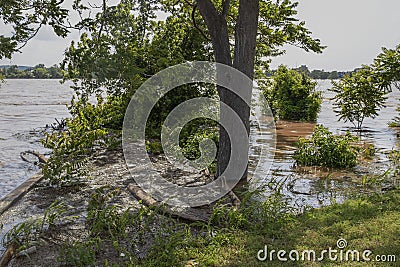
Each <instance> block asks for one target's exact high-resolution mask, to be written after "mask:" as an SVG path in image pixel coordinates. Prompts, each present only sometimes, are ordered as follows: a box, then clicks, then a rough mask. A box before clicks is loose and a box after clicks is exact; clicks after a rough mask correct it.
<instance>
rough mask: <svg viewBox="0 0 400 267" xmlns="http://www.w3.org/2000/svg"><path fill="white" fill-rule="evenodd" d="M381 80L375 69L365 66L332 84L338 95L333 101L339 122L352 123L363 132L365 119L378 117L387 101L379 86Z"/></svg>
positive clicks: (383, 91)
mask: <svg viewBox="0 0 400 267" xmlns="http://www.w3.org/2000/svg"><path fill="white" fill-rule="evenodd" d="M379 79H380V78H379V77H378V76H377V73H376V72H375V71H374V70H373V69H371V68H370V67H368V66H364V67H363V68H362V69H360V70H359V71H357V72H356V73H354V74H353V75H351V76H345V77H344V78H343V79H342V80H340V81H338V82H335V81H333V82H332V85H333V88H332V89H330V90H331V91H333V92H334V93H336V95H335V97H334V98H333V99H334V101H335V103H334V106H335V112H336V113H337V114H338V115H339V120H344V121H350V122H351V123H353V125H354V126H355V127H356V128H357V129H358V130H361V128H362V124H363V122H364V119H365V118H369V117H370V118H375V117H376V116H378V111H379V110H380V109H381V108H382V107H384V103H385V101H386V96H385V95H386V92H385V90H383V89H381V88H380V87H379V86H378V85H377V83H378V82H379Z"/></svg>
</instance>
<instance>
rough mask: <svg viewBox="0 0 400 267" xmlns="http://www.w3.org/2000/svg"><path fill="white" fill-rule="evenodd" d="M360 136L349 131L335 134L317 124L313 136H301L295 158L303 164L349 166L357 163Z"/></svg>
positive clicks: (298, 162) (297, 162)
mask: <svg viewBox="0 0 400 267" xmlns="http://www.w3.org/2000/svg"><path fill="white" fill-rule="evenodd" d="M357 140H358V138H357V137H356V136H353V135H351V134H350V132H347V133H346V134H345V135H338V136H335V135H333V134H332V132H330V131H329V130H328V128H325V127H323V126H322V125H317V126H316V127H315V129H314V133H313V134H312V136H311V138H309V139H306V138H300V139H299V141H298V142H297V146H298V149H297V150H296V151H295V153H294V155H293V158H294V159H295V160H296V164H298V165H302V166H325V167H333V168H349V167H354V166H355V165H356V164H357V155H358V152H359V147H357V146H356V145H354V144H353V142H355V141H357Z"/></svg>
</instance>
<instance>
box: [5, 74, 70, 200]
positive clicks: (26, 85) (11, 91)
mask: <svg viewBox="0 0 400 267" xmlns="http://www.w3.org/2000/svg"><path fill="white" fill-rule="evenodd" d="M72 95H73V93H72V90H71V89H70V88H69V85H68V84H60V82H59V81H58V80H6V82H5V83H3V84H2V85H1V87H0V198H3V197H4V196H5V195H6V194H7V193H9V192H11V191H12V190H13V189H14V188H15V187H17V186H18V185H20V184H21V183H23V182H24V181H25V180H26V179H27V178H29V177H30V176H32V175H33V174H35V173H36V172H37V171H38V168H37V167H35V166H34V165H32V164H30V163H27V162H24V161H22V159H21V158H20V153H21V152H24V151H27V150H35V151H39V152H41V153H48V152H49V151H46V150H45V149H44V148H43V146H42V145H41V144H40V143H39V140H40V139H41V138H43V134H42V133H41V132H43V130H44V128H45V126H46V124H52V123H54V122H55V118H57V119H60V118H65V117H67V116H68V110H67V107H66V104H68V103H69V102H70V100H71V97H72Z"/></svg>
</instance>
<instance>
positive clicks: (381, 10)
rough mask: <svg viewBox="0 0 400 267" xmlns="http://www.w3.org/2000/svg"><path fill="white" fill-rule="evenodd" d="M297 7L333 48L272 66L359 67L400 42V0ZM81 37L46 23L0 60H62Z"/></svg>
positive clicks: (331, 0) (339, 0)
mask: <svg viewBox="0 0 400 267" xmlns="http://www.w3.org/2000/svg"><path fill="white" fill-rule="evenodd" d="M297 10H298V15H297V17H298V18H299V19H300V20H302V21H305V22H306V26H307V28H308V29H310V30H311V31H312V33H313V34H312V36H313V37H314V38H318V39H320V40H321V43H322V44H323V45H326V46H328V48H327V49H325V50H324V52H323V53H322V54H315V53H312V52H310V53H307V52H304V51H303V50H301V49H299V48H296V47H289V46H285V49H286V50H287V52H286V54H285V55H283V56H280V57H277V58H274V59H273V61H272V64H271V67H272V68H276V67H277V66H278V65H280V64H285V65H288V66H290V67H298V66H300V65H307V66H308V67H309V69H323V70H326V71H331V70H342V71H345V70H353V69H355V68H357V67H359V66H361V65H362V64H370V63H371V62H372V60H373V59H374V58H375V57H376V56H377V55H378V54H379V53H380V51H381V48H382V47H387V48H394V47H395V46H396V45H397V44H400V30H398V28H399V25H400V15H399V13H398V12H399V10H400V1H399V0H299V6H298V9H297ZM5 31H7V29H6V27H5V26H4V25H1V24H0V32H5ZM78 38H79V33H78V32H74V33H72V34H71V35H70V36H69V37H68V38H67V39H62V38H59V37H56V36H55V35H54V33H53V32H52V30H51V29H50V28H47V27H45V28H44V29H42V30H41V31H40V32H39V34H38V35H37V36H36V37H35V38H34V39H33V40H31V41H30V42H29V43H28V45H27V46H26V47H24V48H23V50H22V53H17V54H14V56H13V58H12V59H11V60H9V59H5V60H0V65H2V64H16V65H29V66H34V65H36V64H39V63H43V64H45V65H46V66H51V65H53V64H57V63H59V62H61V61H62V59H63V53H64V51H65V49H66V48H67V46H68V45H69V44H70V42H71V41H72V40H77V39H78Z"/></svg>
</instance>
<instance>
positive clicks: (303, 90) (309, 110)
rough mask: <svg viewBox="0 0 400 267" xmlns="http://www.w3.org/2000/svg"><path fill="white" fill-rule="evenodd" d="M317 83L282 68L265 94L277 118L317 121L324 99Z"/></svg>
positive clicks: (268, 85)
mask: <svg viewBox="0 0 400 267" xmlns="http://www.w3.org/2000/svg"><path fill="white" fill-rule="evenodd" d="M316 84H317V83H316V82H314V81H312V80H311V79H310V78H309V77H308V76H307V75H305V74H304V73H299V72H297V71H295V70H289V69H288V68H287V67H285V66H280V67H279V68H278V70H277V71H276V73H275V74H274V75H273V76H272V80H270V81H268V82H266V84H264V88H263V93H264V96H265V97H266V98H267V100H268V102H269V105H270V107H271V110H272V112H273V114H274V116H275V117H277V118H279V119H282V120H297V121H316V120H317V116H318V112H319V111H320V109H321V102H322V97H321V93H320V92H315V86H316Z"/></svg>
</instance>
